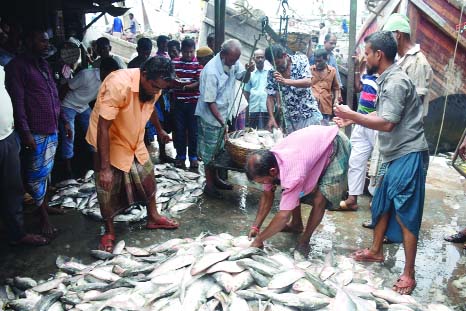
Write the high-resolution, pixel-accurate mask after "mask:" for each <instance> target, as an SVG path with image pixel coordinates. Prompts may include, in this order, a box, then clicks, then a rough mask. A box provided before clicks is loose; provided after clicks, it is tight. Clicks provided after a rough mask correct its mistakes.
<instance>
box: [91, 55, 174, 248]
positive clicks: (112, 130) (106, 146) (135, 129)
mask: <svg viewBox="0 0 466 311" xmlns="http://www.w3.org/2000/svg"><path fill="white" fill-rule="evenodd" d="M174 78H175V73H174V70H173V67H172V64H171V62H170V60H169V59H166V58H163V57H152V58H149V59H148V60H147V61H146V62H145V63H144V64H143V65H142V66H141V68H140V69H137V68H135V69H127V70H118V71H115V72H113V73H111V74H110V75H109V76H108V77H107V78H106V79H105V80H104V81H103V83H102V86H101V87H100V90H99V95H98V97H97V102H96V104H95V107H94V109H93V110H92V114H91V121H90V124H89V129H88V131H87V135H86V140H87V141H88V142H89V144H91V145H92V146H93V147H94V148H95V150H96V154H95V156H96V160H95V163H96V168H95V169H96V172H97V173H96V188H97V198H98V200H99V206H100V211H101V214H102V217H103V218H104V220H105V234H104V235H103V236H102V237H101V239H100V249H102V250H104V251H107V252H111V251H112V250H113V245H114V242H115V231H114V227H113V217H114V216H115V215H117V214H118V213H119V212H121V211H122V210H124V209H126V208H127V207H128V206H130V205H132V204H134V203H135V202H137V201H143V202H146V204H147V216H148V218H147V224H146V228H147V229H175V228H177V227H178V223H177V222H175V221H173V220H170V219H168V218H166V217H162V216H161V215H160V214H159V213H158V212H157V207H156V202H155V177H154V166H153V164H152V162H151V160H150V158H149V153H148V152H147V149H146V147H145V145H144V128H145V126H146V123H147V121H148V120H149V119H151V122H152V123H153V124H154V125H155V126H156V128H157V134H158V135H160V136H161V138H162V139H163V140H164V141H165V142H166V141H168V140H169V136H168V135H167V133H166V132H165V131H164V130H163V129H162V128H161V126H160V123H159V121H158V118H157V113H156V112H154V102H155V100H156V99H157V97H159V96H160V94H161V91H162V89H165V88H167V87H168V86H169V83H170V81H172V79H174ZM128 181H130V182H129V184H128ZM122 197H124V198H125V199H124V200H122Z"/></svg>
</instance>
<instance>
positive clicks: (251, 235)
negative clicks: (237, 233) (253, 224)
mask: <svg viewBox="0 0 466 311" xmlns="http://www.w3.org/2000/svg"><path fill="white" fill-rule="evenodd" d="M258 234H259V231H258V230H257V229H256V228H251V230H249V234H248V239H249V241H251V240H252V238H255V237H256V236H257V235H258Z"/></svg>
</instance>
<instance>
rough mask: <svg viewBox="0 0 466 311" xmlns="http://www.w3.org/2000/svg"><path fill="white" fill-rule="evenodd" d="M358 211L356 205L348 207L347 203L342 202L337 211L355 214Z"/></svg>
mask: <svg viewBox="0 0 466 311" xmlns="http://www.w3.org/2000/svg"><path fill="white" fill-rule="evenodd" d="M357 210H358V206H357V205H356V204H354V205H348V204H346V201H340V208H339V209H337V211H348V212H355V211H357Z"/></svg>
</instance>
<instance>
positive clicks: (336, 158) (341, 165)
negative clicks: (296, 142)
mask: <svg viewBox="0 0 466 311" xmlns="http://www.w3.org/2000/svg"><path fill="white" fill-rule="evenodd" d="M350 153H351V143H350V140H349V139H348V137H346V135H345V134H343V133H342V132H340V131H339V132H338V134H337V136H336V137H335V139H334V140H333V152H332V154H331V156H330V163H329V165H328V166H327V168H326V169H325V171H324V173H323V175H322V176H321V177H320V179H319V182H318V185H319V190H320V192H322V194H323V195H324V197H325V198H326V199H327V206H326V208H327V209H329V210H337V209H338V208H339V207H340V200H341V199H342V198H343V197H344V195H345V194H346V191H348V161H349V157H350ZM311 198H312V193H310V194H308V195H306V196H304V197H302V198H301V203H306V204H312V201H311Z"/></svg>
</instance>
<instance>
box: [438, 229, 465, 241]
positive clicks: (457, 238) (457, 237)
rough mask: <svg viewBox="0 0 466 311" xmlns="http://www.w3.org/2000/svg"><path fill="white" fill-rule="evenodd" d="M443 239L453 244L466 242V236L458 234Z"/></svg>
mask: <svg viewBox="0 0 466 311" xmlns="http://www.w3.org/2000/svg"><path fill="white" fill-rule="evenodd" d="M443 239H444V240H445V241H447V242H451V243H464V242H466V234H464V233H462V232H458V233H456V234H453V235H450V236H447V237H444V238H443Z"/></svg>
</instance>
